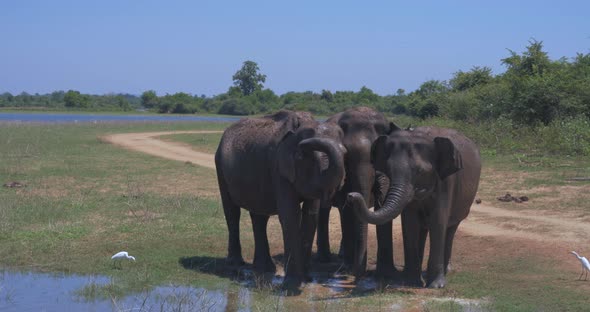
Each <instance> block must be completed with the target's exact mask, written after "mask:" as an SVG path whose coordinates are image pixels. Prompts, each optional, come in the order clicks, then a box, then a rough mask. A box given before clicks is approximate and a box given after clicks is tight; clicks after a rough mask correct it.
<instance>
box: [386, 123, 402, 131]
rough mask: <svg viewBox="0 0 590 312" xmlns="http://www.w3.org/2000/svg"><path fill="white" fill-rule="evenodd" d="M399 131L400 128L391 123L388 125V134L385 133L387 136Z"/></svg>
mask: <svg viewBox="0 0 590 312" xmlns="http://www.w3.org/2000/svg"><path fill="white" fill-rule="evenodd" d="M399 130H401V128H400V127H398V126H397V125H396V124H394V123H393V122H390V123H389V132H387V134H391V133H393V132H395V131H399Z"/></svg>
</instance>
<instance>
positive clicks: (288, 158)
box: [275, 131, 297, 183]
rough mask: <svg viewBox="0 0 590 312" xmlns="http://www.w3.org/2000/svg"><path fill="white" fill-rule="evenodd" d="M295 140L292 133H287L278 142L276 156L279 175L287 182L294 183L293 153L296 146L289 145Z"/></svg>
mask: <svg viewBox="0 0 590 312" xmlns="http://www.w3.org/2000/svg"><path fill="white" fill-rule="evenodd" d="M294 139H295V133H294V132H293V131H287V133H286V134H285V135H284V136H283V138H282V139H281V141H280V142H279V145H278V148H277V154H276V158H275V159H276V160H277V166H278V169H279V174H280V175H281V176H283V177H285V178H286V179H287V180H288V181H289V182H291V183H293V182H295V158H294V157H295V153H296V147H297V144H294V143H291V141H292V140H294Z"/></svg>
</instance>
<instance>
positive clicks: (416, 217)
mask: <svg viewBox="0 0 590 312" xmlns="http://www.w3.org/2000/svg"><path fill="white" fill-rule="evenodd" d="M371 159H372V162H373V165H374V166H375V169H376V170H378V171H380V172H383V173H384V174H386V175H387V176H388V177H389V180H390V187H389V190H388V192H387V195H386V198H385V201H384V203H383V207H381V209H379V210H376V211H371V210H369V209H368V207H367V205H366V202H365V200H364V198H363V196H362V195H361V194H358V193H350V194H348V198H347V204H349V205H350V206H351V207H353V210H354V211H355V213H356V214H357V215H358V218H359V219H360V220H363V221H366V222H369V223H371V224H384V223H386V222H390V221H391V220H392V219H395V218H397V217H398V216H399V215H400V214H401V216H402V234H403V241H404V260H405V265H404V272H403V282H404V283H406V284H407V285H411V286H420V287H421V286H423V281H422V278H421V270H422V260H423V258H424V246H425V242H426V235H427V234H428V233H430V256H429V259H428V266H427V272H426V285H427V286H428V287H430V288H442V287H444V286H445V285H446V278H445V275H446V273H447V270H448V265H449V261H450V258H451V251H452V248H453V239H454V236H455V232H456V231H457V228H458V226H459V224H460V223H461V221H462V220H464V219H465V218H466V217H467V215H468V214H469V211H470V208H471V204H472V203H473V199H474V198H475V195H476V192H477V188H478V184H479V178H480V174H481V159H480V155H479V149H478V147H477V146H476V145H475V143H473V142H472V141H471V140H470V139H468V138H467V137H466V136H464V135H463V134H461V133H459V132H458V131H455V130H452V129H445V128H437V127H418V128H415V129H410V130H401V129H400V130H397V131H394V132H392V133H391V134H390V135H389V136H380V137H379V138H378V139H377V140H376V141H375V143H373V146H372V151H371Z"/></svg>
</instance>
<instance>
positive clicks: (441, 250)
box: [426, 222, 447, 288]
mask: <svg viewBox="0 0 590 312" xmlns="http://www.w3.org/2000/svg"><path fill="white" fill-rule="evenodd" d="M440 223H444V222H440ZM446 230H447V227H446V224H437V225H436V226H432V227H431V228H430V255H429V256H428V269H427V271H426V285H427V286H428V288H443V287H445V285H446V279H445V241H446Z"/></svg>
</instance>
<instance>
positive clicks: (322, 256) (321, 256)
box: [314, 251, 332, 263]
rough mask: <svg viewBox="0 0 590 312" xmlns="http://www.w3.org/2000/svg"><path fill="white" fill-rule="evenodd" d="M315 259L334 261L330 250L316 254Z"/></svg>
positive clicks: (323, 261) (320, 261)
mask: <svg viewBox="0 0 590 312" xmlns="http://www.w3.org/2000/svg"><path fill="white" fill-rule="evenodd" d="M314 260H315V261H316V262H319V263H330V262H332V254H331V253H330V252H319V251H318V253H317V254H316V255H315V257H314Z"/></svg>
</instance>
